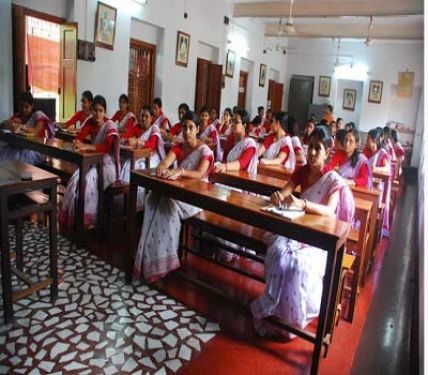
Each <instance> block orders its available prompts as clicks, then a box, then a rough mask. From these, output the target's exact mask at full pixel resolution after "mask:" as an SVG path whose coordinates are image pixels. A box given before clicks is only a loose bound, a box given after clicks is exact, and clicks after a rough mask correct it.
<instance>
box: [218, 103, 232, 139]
mask: <svg viewBox="0 0 428 375" xmlns="http://www.w3.org/2000/svg"><path fill="white" fill-rule="evenodd" d="M217 131H218V133H219V135H224V136H229V134H230V133H231V132H232V110H231V109H230V108H229V107H227V108H225V110H224V112H223V119H222V121H221V122H218V123H217Z"/></svg>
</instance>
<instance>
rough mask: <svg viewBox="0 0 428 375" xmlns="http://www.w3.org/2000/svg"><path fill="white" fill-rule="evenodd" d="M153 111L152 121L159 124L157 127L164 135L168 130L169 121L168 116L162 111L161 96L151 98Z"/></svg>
mask: <svg viewBox="0 0 428 375" xmlns="http://www.w3.org/2000/svg"><path fill="white" fill-rule="evenodd" d="M152 104H153V112H154V116H155V117H154V121H153V124H156V125H157V126H159V129H160V130H161V132H162V136H163V137H166V135H167V133H168V132H169V128H170V123H169V120H168V117H166V116H165V114H164V113H163V112H162V100H161V98H154V99H153V103H152Z"/></svg>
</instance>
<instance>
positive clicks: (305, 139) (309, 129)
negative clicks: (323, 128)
mask: <svg viewBox="0 0 428 375" xmlns="http://www.w3.org/2000/svg"><path fill="white" fill-rule="evenodd" d="M314 129H315V122H314V121H313V120H311V119H309V120H308V121H306V125H305V133H304V134H303V137H302V141H303V144H304V145H305V146H306V145H307V144H308V143H309V137H310V136H311V134H312V132H313V131H314Z"/></svg>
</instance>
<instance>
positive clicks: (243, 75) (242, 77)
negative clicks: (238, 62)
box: [238, 70, 248, 108]
mask: <svg viewBox="0 0 428 375" xmlns="http://www.w3.org/2000/svg"><path fill="white" fill-rule="evenodd" d="M247 82H248V73H247V72H244V71H243V70H241V71H240V72H239V88H238V107H241V108H246V105H247Z"/></svg>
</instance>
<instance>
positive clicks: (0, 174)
mask: <svg viewBox="0 0 428 375" xmlns="http://www.w3.org/2000/svg"><path fill="white" fill-rule="evenodd" d="M24 172H25V173H27V174H30V175H31V177H32V179H31V180H29V181H22V180H21V174H22V173H24ZM57 178H58V177H57V176H55V175H54V174H52V173H49V172H46V171H44V170H43V169H40V168H37V167H34V166H32V165H30V164H27V163H23V162H20V161H5V162H1V163H0V213H1V216H0V218H1V220H0V240H1V243H0V247H1V270H2V278H1V279H2V288H3V308H4V320H5V323H6V324H8V323H10V322H12V320H13V302H15V301H17V300H19V299H22V298H25V297H27V296H29V295H30V294H32V293H34V292H36V291H38V290H40V289H44V288H46V287H47V286H50V292H51V299H52V300H54V299H55V298H56V297H57V295H58V254H57V242H56V241H57V239H56V236H57V209H56V206H57V201H56V189H57ZM38 190H45V191H48V197H49V199H48V200H47V201H46V202H44V203H41V204H37V203H35V202H34V201H32V200H30V199H26V200H23V199H22V198H25V196H24V194H26V193H27V194H28V193H30V192H33V191H38ZM17 198H20V201H19V203H20V204H17V202H16V199H17ZM36 212H49V262H50V277H49V278H47V279H44V280H41V281H39V282H36V283H34V282H33V281H31V279H30V278H29V277H28V276H27V275H26V274H25V273H24V272H23V255H22V242H23V241H22V230H23V228H22V220H23V218H25V217H27V216H28V215H30V214H32V213H36ZM11 220H15V221H16V246H15V249H16V264H17V269H15V268H12V266H11V261H10V244H9V222H10V221H11ZM12 272H13V273H14V274H15V275H16V276H17V277H19V278H20V279H21V280H23V281H24V282H25V283H26V284H27V285H28V286H29V287H28V288H27V289H24V290H21V291H18V292H14V293H13V292H12Z"/></svg>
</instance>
